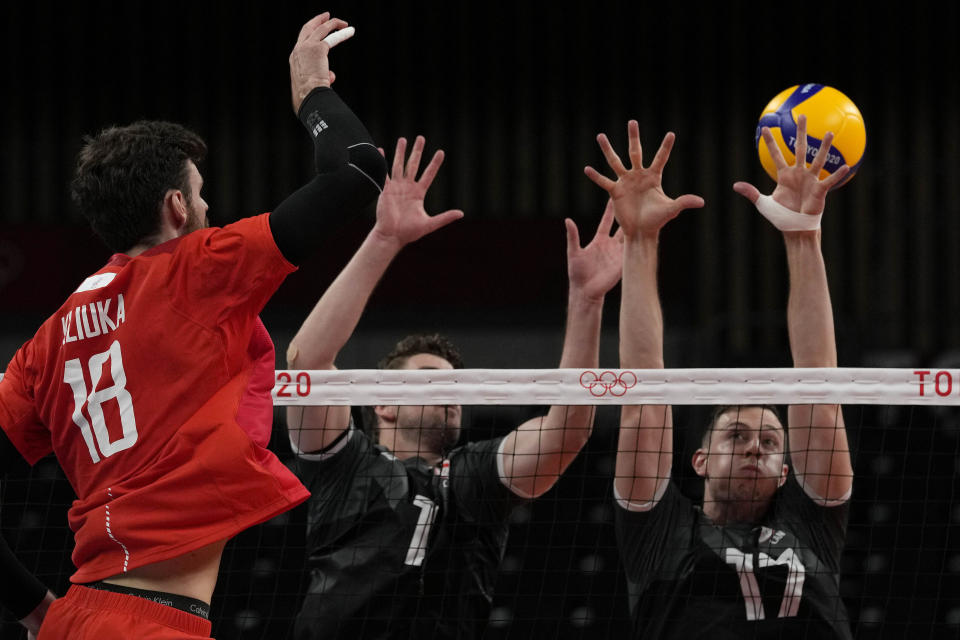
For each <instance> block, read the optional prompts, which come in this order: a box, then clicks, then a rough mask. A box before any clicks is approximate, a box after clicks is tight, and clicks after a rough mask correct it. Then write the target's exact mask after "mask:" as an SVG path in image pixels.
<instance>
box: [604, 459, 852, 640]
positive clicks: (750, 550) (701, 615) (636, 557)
mask: <svg viewBox="0 0 960 640" xmlns="http://www.w3.org/2000/svg"><path fill="white" fill-rule="evenodd" d="M616 512H617V539H618V543H619V547H620V553H621V557H622V559H623V563H624V569H625V572H626V576H627V584H628V590H629V598H630V602H629V605H630V616H631V620H632V623H633V630H634V634H633V636H634V637H635V638H657V639H659V640H666V639H669V638H678V639H679V638H683V639H684V640H689V639H691V638H709V639H710V640H721V639H726V638H730V639H734V638H736V639H737V640H743V639H744V638H750V639H770V640H774V639H776V640H782V639H787V638H810V639H815V640H828V639H833V638H840V639H844V640H848V639H851V638H852V634H851V630H850V624H849V622H848V618H847V612H846V608H845V607H844V604H843V601H842V599H841V597H840V589H839V580H840V577H839V573H840V555H841V553H842V551H843V545H844V539H845V537H846V526H847V516H848V513H849V502H844V503H842V504H840V505H838V506H832V507H822V506H820V505H818V504H817V503H815V502H814V501H813V500H812V499H811V498H809V497H808V496H807V495H806V494H805V493H804V492H803V489H802V488H801V487H800V485H799V484H798V483H797V481H796V479H795V478H794V477H793V475H792V474H791V476H790V478H789V479H788V481H787V483H786V485H784V487H783V488H782V489H781V490H780V491H779V493H778V496H777V498H776V499H775V501H774V504H773V505H772V506H771V509H770V511H769V512H768V516H767V518H766V519H765V521H764V522H763V523H762V524H761V525H730V526H723V527H721V526H716V525H714V524H713V523H712V521H711V520H710V519H709V518H708V517H707V516H705V515H704V513H703V511H702V510H701V508H700V507H699V506H694V505H693V503H692V502H691V500H690V499H689V498H687V497H685V496H683V495H682V494H681V493H680V490H679V488H678V487H677V485H676V484H675V483H674V482H672V481H671V482H670V483H669V486H668V488H667V490H666V492H665V494H664V496H663V498H662V499H661V500H660V502H658V503H657V504H656V505H655V506H654V507H653V508H652V509H650V510H649V511H645V512H644V511H628V510H627V509H624V508H623V507H622V506H621V505H619V504H618V507H617V508H616Z"/></svg>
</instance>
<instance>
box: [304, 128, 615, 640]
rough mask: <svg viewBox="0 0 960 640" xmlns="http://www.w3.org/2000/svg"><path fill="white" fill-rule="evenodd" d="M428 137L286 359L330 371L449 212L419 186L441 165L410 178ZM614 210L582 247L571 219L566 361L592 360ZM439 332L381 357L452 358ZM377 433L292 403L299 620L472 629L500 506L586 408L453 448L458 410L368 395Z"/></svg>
mask: <svg viewBox="0 0 960 640" xmlns="http://www.w3.org/2000/svg"><path fill="white" fill-rule="evenodd" d="M423 146H424V142H423V139H422V138H420V137H418V138H417V140H416V142H415V144H414V146H413V150H412V153H411V155H410V158H409V160H408V161H407V163H406V167H404V155H405V142H404V141H403V140H402V139H401V140H400V142H399V144H398V146H397V150H396V155H395V157H394V162H393V168H392V173H391V174H390V175H389V176H388V181H387V184H386V186H385V188H384V191H383V193H382V195H381V197H380V199H379V201H378V206H377V221H376V224H375V225H374V227H373V230H372V231H371V232H370V234H369V235H368V236H367V238H366V239H365V241H364V242H363V244H362V246H361V247H360V248H359V250H358V251H357V253H356V254H355V255H354V256H353V258H352V259H351V260H350V262H349V264H348V265H347V266H346V267H345V268H344V270H343V272H342V273H341V274H340V275H339V276H338V277H337V278H336V280H335V281H334V282H333V284H332V285H331V286H330V288H329V289H327V291H326V293H324V295H323V297H322V298H321V299H320V301H319V302H318V303H317V305H316V307H315V308H314V309H313V311H312V312H311V314H310V316H309V317H308V318H307V320H306V321H305V322H304V324H303V326H302V328H301V329H300V331H299V332H298V333H297V335H296V336H295V337H294V339H293V341H292V342H291V345H290V349H289V351H288V354H287V359H288V363H289V366H290V367H291V368H300V369H332V368H333V366H334V359H335V357H336V356H337V353H338V352H339V351H340V349H341V348H342V347H343V345H344V344H345V343H346V341H347V339H348V338H349V337H350V334H351V333H352V332H353V330H354V328H355V326H356V324H357V322H358V320H359V318H360V315H361V313H362V311H363V308H364V306H365V305H366V302H367V300H368V298H369V296H370V294H371V293H372V291H373V289H374V287H375V285H376V284H377V282H378V281H379V279H380V278H381V276H382V275H383V274H384V273H385V271H386V269H387V267H388V265H389V264H390V262H391V261H392V260H393V258H394V257H395V256H396V255H397V253H398V252H399V251H400V249H401V248H402V247H403V246H405V245H406V244H408V243H410V242H413V241H415V240H417V239H418V238H420V237H422V236H424V235H426V234H428V233H430V232H432V231H434V230H436V229H438V228H440V227H442V226H443V225H445V224H447V223H449V222H451V221H453V220H455V219H456V218H459V217H460V216H461V215H462V214H461V213H460V212H459V211H448V212H446V213H442V214H439V215H436V216H432V217H431V216H429V215H428V214H427V213H426V212H425V210H424V207H423V198H424V195H425V193H426V190H427V189H428V187H429V186H430V183H431V181H432V180H433V178H434V176H435V175H436V172H437V169H438V168H439V166H440V162H441V161H442V155H441V153H440V152H438V154H437V155H435V156H434V157H433V159H432V160H431V162H430V163H429V165H428V166H427V168H426V169H425V170H424V173H423V176H422V178H421V179H420V180H417V179H416V175H417V171H418V167H419V163H420V156H421V153H422V150H423ZM613 221H614V219H613V211H612V207H608V209H607V211H606V212H605V214H604V216H603V218H602V220H601V222H600V225H599V227H598V230H597V234H596V237H594V239H593V240H592V241H591V242H590V243H589V244H588V245H587V246H586V247H583V248H581V247H580V239H579V235H578V231H577V227H576V225H575V224H574V223H573V222H572V221H571V220H566V221H565V224H566V228H567V267H568V274H569V279H570V289H569V305H568V309H567V311H568V315H567V327H566V336H565V340H564V345H563V355H562V357H561V361H560V366H561V367H595V366H597V361H598V357H599V353H598V352H599V336H600V324H601V311H602V306H603V300H604V297H605V295H606V293H607V292H608V291H609V290H610V289H612V288H613V287H614V286H615V285H616V284H617V282H619V280H620V273H621V263H620V261H621V256H622V247H621V242H622V240H621V235H620V233H619V231H618V232H617V233H615V234H611V233H610V232H611V228H612V226H613ZM460 366H462V363H461V361H460V356H459V355H458V354H457V352H456V350H455V349H454V348H453V346H452V345H451V344H450V343H449V342H448V341H447V340H445V339H444V338H442V337H440V336H411V337H408V338H407V339H404V340H402V341H401V342H400V343H399V344H398V346H397V348H396V349H395V350H394V352H393V353H392V354H390V355H389V356H388V357H387V358H386V359H385V360H384V361H383V362H382V363H381V367H383V368H391V369H425V368H439V369H449V368H453V367H460ZM374 413H375V421H376V431H377V433H376V434H372V435H368V434H367V433H364V432H363V431H361V430H360V429H358V428H356V427H354V426H353V425H352V424H351V423H350V411H349V407H307V408H300V407H293V408H290V409H289V410H288V413H287V422H288V428H289V432H290V438H291V442H292V444H293V447H294V449H295V451H296V452H297V453H298V454H299V455H298V462H299V469H300V477H301V478H302V479H303V481H304V484H305V485H306V486H307V487H308V488H309V489H310V490H311V492H312V497H311V498H310V501H309V503H308V504H309V507H308V529H307V547H308V559H307V562H308V566H309V570H310V586H309V590H308V593H307V595H306V597H305V600H304V602H303V606H302V609H301V611H300V614H299V616H298V618H297V621H296V633H295V637H296V638H298V639H305V638H323V639H324V640H327V639H329V638H335V637H344V638H350V639H351V640H352V639H353V638H401V637H402V638H410V637H419V638H473V637H478V636H479V635H480V633H481V632H482V630H483V629H484V627H485V626H486V623H487V620H488V618H489V612H490V604H491V600H492V598H493V587H494V582H495V577H496V574H497V569H498V565H499V563H500V560H501V559H502V556H503V552H504V548H505V545H506V542H507V532H508V516H509V514H510V512H511V510H512V509H513V508H514V507H515V506H517V505H518V504H520V503H522V502H523V501H525V500H529V499H532V498H536V497H537V496H539V495H541V494H543V493H544V492H546V491H547V490H548V489H549V488H550V487H551V486H553V484H554V483H555V482H556V480H557V478H558V477H559V476H560V474H561V473H562V472H563V471H564V470H565V469H566V468H567V466H568V465H569V464H570V462H571V461H572V460H573V459H574V457H575V456H576V455H577V453H578V452H579V451H580V449H581V447H582V446H583V445H584V443H585V442H586V441H587V438H588V437H589V435H590V432H591V429H592V426H593V417H594V412H593V410H592V408H591V407H587V406H578V407H561V406H557V407H551V408H550V409H549V411H548V412H547V414H546V415H545V416H543V417H538V418H535V419H532V420H530V421H528V422H525V423H524V424H521V425H520V426H519V427H517V428H516V429H515V430H513V431H512V432H510V433H509V434H508V435H507V436H505V437H501V438H496V439H493V440H488V441H482V442H473V443H469V444H464V445H462V446H459V447H457V446H456V445H457V442H458V439H459V435H460V419H461V409H460V407H459V406H417V407H414V406H402V407H396V406H378V407H375V408H374Z"/></svg>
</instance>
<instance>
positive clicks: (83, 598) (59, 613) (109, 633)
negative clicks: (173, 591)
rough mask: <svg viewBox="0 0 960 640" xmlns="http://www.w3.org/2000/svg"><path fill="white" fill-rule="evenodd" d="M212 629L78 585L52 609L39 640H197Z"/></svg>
mask: <svg viewBox="0 0 960 640" xmlns="http://www.w3.org/2000/svg"><path fill="white" fill-rule="evenodd" d="M210 629H211V627H210V621H209V620H204V619H203V618H201V617H200V616H195V615H192V614H190V613H187V612H186V611H180V610H179V609H174V608H173V607H168V606H166V605H163V604H158V603H156V602H151V601H149V600H144V599H143V598H138V597H136V596H128V595H126V594H123V593H113V592H111V591H98V590H96V589H88V588H86V587H82V586H80V585H76V584H75V585H72V586H71V587H70V590H69V591H67V595H66V596H64V597H63V598H58V599H57V600H55V601H54V602H53V604H52V605H50V609H49V610H48V611H47V615H46V617H45V618H44V620H43V625H42V626H41V627H40V635H39V636H37V640H61V639H67V638H69V640H128V639H129V638H137V639H138V640H197V639H198V638H209V637H210Z"/></svg>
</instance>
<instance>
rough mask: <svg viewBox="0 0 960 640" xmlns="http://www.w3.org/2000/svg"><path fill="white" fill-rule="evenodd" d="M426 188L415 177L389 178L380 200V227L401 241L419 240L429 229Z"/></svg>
mask: <svg viewBox="0 0 960 640" xmlns="http://www.w3.org/2000/svg"><path fill="white" fill-rule="evenodd" d="M425 196H426V189H424V188H422V187H421V186H420V185H418V184H417V183H416V182H415V181H413V180H408V179H405V178H404V179H400V180H393V179H388V180H387V184H386V186H384V188H383V193H381V194H380V199H379V200H378V201H377V228H378V230H379V231H380V232H381V233H382V234H384V235H386V236H390V237H393V238H396V239H397V240H398V241H399V242H400V244H403V245H405V244H409V243H411V242H414V241H416V240H419V239H420V238H422V237H423V236H424V235H426V234H427V233H428V232H429V231H428V228H429V225H430V220H431V218H430V216H429V215H428V214H427V211H426V209H425V208H424V204H423V200H424V197H425Z"/></svg>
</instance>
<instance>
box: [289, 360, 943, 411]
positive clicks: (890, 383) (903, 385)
mask: <svg viewBox="0 0 960 640" xmlns="http://www.w3.org/2000/svg"><path fill="white" fill-rule="evenodd" d="M273 397H274V402H275V404H277V405H391V404H394V405H396V404H409V405H421V404H423V405H430V404H460V405H532V404H539V405H553V404H566V405H603V404H611V405H624V404H671V405H715V404H747V403H758V404H853V405H856V404H861V405H960V371H954V370H938V369H880V368H843V367H840V368H817V369H800V368H797V369H794V368H783V369H775V368H766V369H633V370H628V369H453V370H449V369H421V370H382V369H344V370H335V371H313V370H278V371H277V385H276V387H274V390H273Z"/></svg>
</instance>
